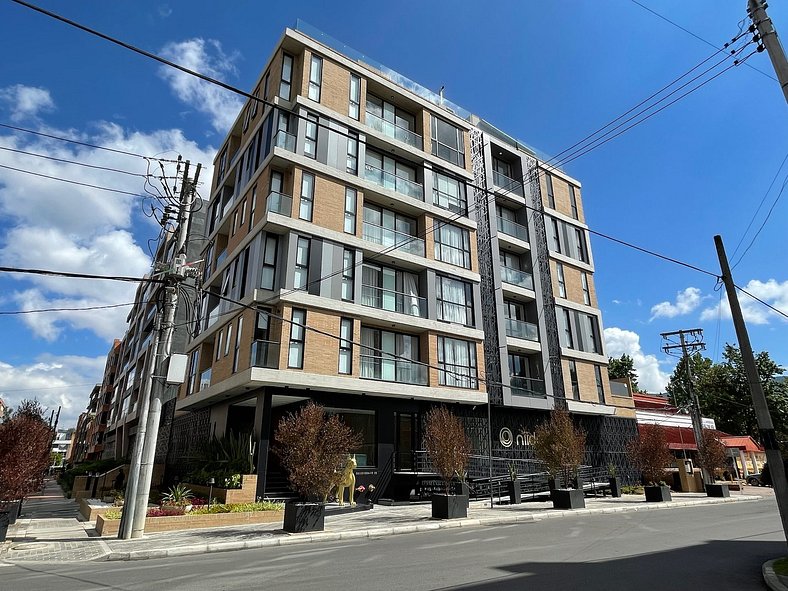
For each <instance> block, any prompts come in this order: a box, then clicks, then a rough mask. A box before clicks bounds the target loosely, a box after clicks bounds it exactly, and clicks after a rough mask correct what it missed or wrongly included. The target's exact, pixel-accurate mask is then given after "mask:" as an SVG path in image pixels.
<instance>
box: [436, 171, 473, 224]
mask: <svg viewBox="0 0 788 591" xmlns="http://www.w3.org/2000/svg"><path fill="white" fill-rule="evenodd" d="M433 178H434V183H435V185H434V187H433V189H432V202H433V203H434V204H435V205H437V206H438V207H441V208H443V209H448V210H449V211H453V212H455V213H460V214H462V215H467V213H468V201H467V200H466V197H465V183H463V182H461V181H458V180H457V179H455V178H453V177H450V176H448V175H445V174H443V173H440V172H438V171H434V172H433Z"/></svg>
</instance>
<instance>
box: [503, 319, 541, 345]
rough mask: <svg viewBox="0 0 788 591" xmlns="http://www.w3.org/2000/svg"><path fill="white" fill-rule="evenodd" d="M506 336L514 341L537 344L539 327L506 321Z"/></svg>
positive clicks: (511, 320) (527, 323)
mask: <svg viewBox="0 0 788 591" xmlns="http://www.w3.org/2000/svg"><path fill="white" fill-rule="evenodd" d="M506 336H507V337H513V338H515V339H525V340H527V341H535V342H539V327H537V326H536V325H535V324H534V323H532V322H525V321H523V320H515V319H514V318H507V319H506Z"/></svg>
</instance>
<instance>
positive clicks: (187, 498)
mask: <svg viewBox="0 0 788 591" xmlns="http://www.w3.org/2000/svg"><path fill="white" fill-rule="evenodd" d="M193 498H194V494H193V493H192V491H190V490H189V489H188V488H186V487H185V486H184V485H182V484H176V485H175V486H173V487H171V488H170V490H169V491H168V492H167V493H165V494H164V495H163V496H162V498H161V506H162V508H163V507H176V508H179V509H182V510H183V512H184V513H188V512H189V511H191V510H192V502H191V501H192V499H193Z"/></svg>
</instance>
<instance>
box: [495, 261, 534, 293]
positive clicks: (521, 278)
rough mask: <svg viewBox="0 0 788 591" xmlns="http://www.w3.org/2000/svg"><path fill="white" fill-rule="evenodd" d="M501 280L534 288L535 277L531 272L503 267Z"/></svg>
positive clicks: (526, 287)
mask: <svg viewBox="0 0 788 591" xmlns="http://www.w3.org/2000/svg"><path fill="white" fill-rule="evenodd" d="M501 281H504V282H505V283H511V284H512V285H516V286H518V287H524V288H525V289H533V288H534V277H533V275H531V274H530V273H526V272H525V271H520V270H519V269H512V268H511V267H503V266H502V267H501Z"/></svg>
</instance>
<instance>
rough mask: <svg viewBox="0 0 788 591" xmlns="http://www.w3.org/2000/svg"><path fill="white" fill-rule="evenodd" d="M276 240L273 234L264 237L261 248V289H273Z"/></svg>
mask: <svg viewBox="0 0 788 591" xmlns="http://www.w3.org/2000/svg"><path fill="white" fill-rule="evenodd" d="M277 243H278V240H277V238H276V236H274V235H270V234H269V235H267V236H266V237H265V243H264V250H263V276H262V280H261V281H260V287H261V288H262V289H269V290H273V289H274V279H275V278H276V248H277Z"/></svg>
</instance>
